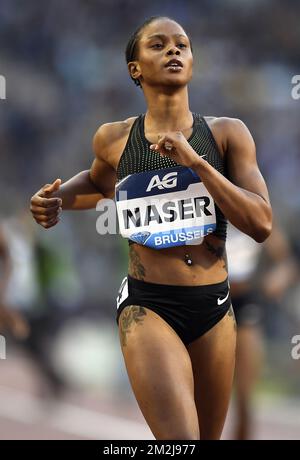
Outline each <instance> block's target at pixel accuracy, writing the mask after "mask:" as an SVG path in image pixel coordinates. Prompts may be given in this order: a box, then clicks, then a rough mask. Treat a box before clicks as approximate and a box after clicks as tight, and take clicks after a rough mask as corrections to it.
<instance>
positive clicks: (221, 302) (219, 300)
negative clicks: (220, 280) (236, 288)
mask: <svg viewBox="0 0 300 460" xmlns="http://www.w3.org/2000/svg"><path fill="white" fill-rule="evenodd" d="M228 297H229V291H228V294H227V296H226V297H224V299H220V297H219V298H218V300H217V302H218V305H222V304H223V303H224V302H226V300H227V299H228Z"/></svg>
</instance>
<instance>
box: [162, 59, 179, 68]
mask: <svg viewBox="0 0 300 460" xmlns="http://www.w3.org/2000/svg"><path fill="white" fill-rule="evenodd" d="M165 67H181V68H182V67H183V64H182V62H181V61H179V60H178V59H171V60H170V61H169V62H167V64H166V65H165Z"/></svg>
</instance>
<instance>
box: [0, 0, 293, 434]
mask: <svg viewBox="0 0 300 460" xmlns="http://www.w3.org/2000/svg"><path fill="white" fill-rule="evenodd" d="M155 14H160V15H169V16H171V17H173V18H174V19H176V20H178V21H179V22H180V23H181V24H182V25H183V27H184V28H185V29H186V31H187V33H188V34H189V35H190V36H191V37H192V40H193V47H194V78H193V81H192V83H191V85H190V105H191V109H192V110H193V111H195V112H200V113H202V114H205V115H215V116H232V117H237V118H241V119H242V120H243V121H244V122H245V123H246V124H247V126H248V127H249V129H250V131H251V132H252V134H253V136H254V138H255V141H256V144H257V154H258V162H259V165H260V168H261V170H262V172H263V174H264V177H265V178H266V181H267V184H268V187H269V190H270V195H271V200H272V204H273V209H274V215H275V218H276V221H277V223H278V224H279V226H280V227H281V229H282V230H283V231H284V233H285V235H286V237H287V239H288V241H289V243H290V247H291V253H292V255H293V257H294V258H295V260H296V261H297V262H298V264H299V257H300V243H299V229H300V213H299V210H300V193H299V171H300V153H299V146H300V130H299V120H300V100H295V99H293V98H292V96H291V90H292V83H291V79H292V77H293V75H296V74H300V47H299V43H300V27H299V17H300V3H299V2H298V1H297V0H295V1H292V0H286V1H285V2H282V1H279V0H255V1H254V0H243V1H242V0H202V1H179V0H172V1H163V0H159V1H157V0H152V1H151V2H143V1H142V2H137V1H133V0H114V1H109V0H72V1H70V0H65V1H63V2H62V1H59V0H51V1H50V2H46V1H40V2H38V1H34V0H27V1H26V2H22V1H21V0H1V1H0V44H1V47H0V74H1V75H3V76H4V77H5V79H6V85H7V87H6V100H0V158H1V163H0V165H1V183H0V197H1V199H0V212H1V222H0V225H1V227H2V231H3V234H5V233H6V235H8V236H9V237H8V238H7V241H8V242H9V245H11V246H10V251H11V253H12V254H13V256H14V260H15V263H16V266H18V269H19V271H16V274H15V276H16V278H15V280H14V283H15V284H14V285H13V289H12V291H13V292H12V298H14V299H15V301H14V302H12V304H14V305H12V308H15V309H16V310H18V311H19V312H21V313H22V314H23V315H24V317H25V318H26V320H27V321H28V323H29V326H30V330H31V333H30V335H29V337H28V338H23V339H18V340H16V339H15V338H13V337H12V335H11V334H8V333H7V334H5V333H3V334H4V335H5V337H6V341H7V343H6V347H7V348H6V355H7V356H6V359H5V360H4V359H1V360H0V439H153V437H152V435H151V432H150V431H149V429H148V428H147V426H146V424H145V422H144V420H143V417H142V415H141V414H140V412H139V409H138V407H137V404H136V402H135V400H134V398H133V396H132V393H131V389H130V387H129V383H128V379H127V375H126V371H125V368H124V364H123V360H122V355H121V351H120V348H119V341H118V334H117V327H116V323H115V308H116V307H115V297H116V294H117V290H118V287H119V284H120V281H121V279H122V277H123V276H124V275H125V273H126V266H127V253H126V249H127V245H126V242H124V241H122V240H121V238H120V237H119V236H112V235H107V236H101V237H100V236H99V235H98V234H97V233H96V219H97V217H98V214H97V212H96V211H88V212H81V213H78V214H77V213H64V214H63V217H62V221H61V222H60V224H59V225H58V226H57V227H55V228H54V229H51V230H50V231H44V230H43V229H42V228H41V227H38V226H36V225H35V224H34V223H33V222H31V218H30V216H29V215H28V209H29V200H30V197H31V195H32V194H33V193H34V192H35V191H36V190H38V189H39V188H40V187H41V186H42V185H43V184H44V183H47V182H51V181H53V180H54V179H56V178H57V177H60V178H61V179H62V180H63V181H64V180H66V179H68V178H69V177H71V176H72V175H74V174H75V173H77V172H78V171H81V170H83V169H88V168H89V166H90V163H91V161H92V158H93V155H92V150H91V141H92V136H93V134H94V132H95V131H96V129H97V127H98V126H99V125H100V124H102V123H104V122H109V121H116V120H121V119H124V118H127V117H129V116H133V115H136V114H139V113H142V112H143V111H145V104H144V100H143V96H142V92H141V91H140V89H138V88H136V87H135V86H134V85H133V83H132V82H131V80H130V78H129V76H128V73H127V68H126V64H125V58H124V48H125V45H126V43H127V40H128V38H129V36H130V35H131V33H132V32H133V31H134V29H135V28H136V27H137V26H138V25H139V24H140V23H141V22H143V21H144V19H145V18H147V17H148V16H151V15H155ZM265 309H266V315H265V320H264V344H265V362H264V366H263V371H262V375H261V378H260V380H259V382H258V385H257V388H256V392H255V395H254V396H255V397H254V401H253V413H254V422H255V425H254V427H253V438H256V439H300V393H299V388H300V360H297V359H292V355H291V350H292V347H293V345H292V343H291V340H292V337H293V336H295V335H297V334H300V286H299V277H298V282H297V281H296V282H294V283H293V285H292V286H291V288H290V289H288V291H287V292H286V293H285V295H284V296H283V298H282V299H281V300H280V302H276V304H275V303H274V305H272V304H271V305H270V302H269V303H268V305H266V307H265ZM234 416H235V415H234V411H232V410H231V411H230V414H229V417H228V421H227V423H226V428H225V432H224V437H225V438H230V437H231V427H232V421H233V420H234Z"/></svg>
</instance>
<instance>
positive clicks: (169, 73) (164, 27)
mask: <svg viewBox="0 0 300 460" xmlns="http://www.w3.org/2000/svg"><path fill="white" fill-rule="evenodd" d="M136 56H137V58H136V61H134V62H133V63H129V64H128V66H129V71H130V72H131V75H132V76H133V78H138V79H139V80H140V82H141V84H142V85H149V86H171V87H176V86H177V87H178V86H179V87H180V86H184V85H186V84H187V83H188V82H189V81H190V80H191V78H192V69H193V55H192V50H191V45H190V41H189V38H188V36H187V35H186V33H185V31H184V30H183V28H182V27H181V26H180V25H179V24H177V23H176V22H174V21H171V20H168V19H163V20H157V21H154V22H152V23H151V24H149V25H148V26H146V27H145V28H144V29H143V30H142V33H141V36H140V39H139V41H138V44H137V53H136ZM172 61H173V62H172Z"/></svg>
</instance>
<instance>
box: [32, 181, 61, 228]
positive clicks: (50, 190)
mask: <svg viewBox="0 0 300 460" xmlns="http://www.w3.org/2000/svg"><path fill="white" fill-rule="evenodd" d="M60 185H61V179H56V180H55V181H54V182H53V183H52V184H46V185H44V186H43V187H42V188H41V189H40V190H39V191H38V192H37V193H36V194H35V195H33V197H32V198H31V206H30V211H31V213H32V215H33V218H34V219H35V221H36V222H37V223H38V224H39V225H41V226H42V227H44V228H50V227H53V226H54V225H56V224H57V223H58V222H59V220H60V219H59V214H60V213H61V212H62V207H61V206H62V199H61V198H55V195H54V194H55V192H57V190H58V189H59V187H60Z"/></svg>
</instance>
